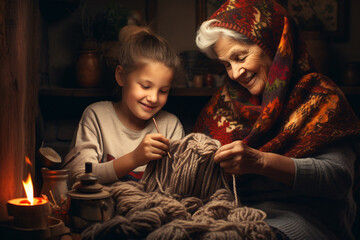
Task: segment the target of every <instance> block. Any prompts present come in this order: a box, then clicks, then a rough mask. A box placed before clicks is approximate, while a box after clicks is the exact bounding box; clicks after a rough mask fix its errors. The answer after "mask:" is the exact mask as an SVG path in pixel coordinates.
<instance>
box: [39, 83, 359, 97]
mask: <svg viewBox="0 0 360 240" xmlns="http://www.w3.org/2000/svg"><path fill="white" fill-rule="evenodd" d="M340 88H341V90H342V91H343V92H344V94H345V95H360V86H341V87H340ZM217 89H218V88H206V87H203V88H176V87H175V88H172V89H171V91H170V96H176V97H192V96H211V95H212V94H213V93H214V92H215V91H216V90H217ZM39 95H41V96H57V97H108V96H111V91H110V90H109V89H106V88H61V87H46V88H40V90H39Z"/></svg>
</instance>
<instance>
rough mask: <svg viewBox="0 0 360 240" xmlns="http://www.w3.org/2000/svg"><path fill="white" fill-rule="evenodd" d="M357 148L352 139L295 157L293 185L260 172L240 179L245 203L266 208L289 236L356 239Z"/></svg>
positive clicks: (270, 220) (275, 224)
mask: <svg viewBox="0 0 360 240" xmlns="http://www.w3.org/2000/svg"><path fill="white" fill-rule="evenodd" d="M355 158H356V154H355V152H354V150H353V149H352V148H351V146H350V145H338V146H334V147H331V148H328V149H326V150H325V151H323V153H321V154H318V155H316V156H314V157H313V158H292V159H293V160H294V162H295V168H296V170H295V179H294V183H293V186H292V187H288V186H285V185H283V184H280V183H277V182H275V181H272V180H270V179H267V178H265V177H260V176H252V175H251V176H250V175H248V176H243V177H240V179H239V181H238V186H237V188H238V191H239V195H240V199H241V201H242V203H243V204H244V205H247V206H251V207H254V208H259V209H262V210H263V211H265V212H266V213H267V223H268V224H269V225H271V226H273V227H276V228H278V229H280V230H281V231H282V232H284V233H285V234H286V235H287V236H288V237H290V239H354V237H353V235H352V233H351V227H352V224H353V222H354V218H355V212H356V205H355V202H354V200H353V195H352V184H353V175H354V174H353V172H354V161H355Z"/></svg>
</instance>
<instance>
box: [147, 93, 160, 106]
mask: <svg viewBox="0 0 360 240" xmlns="http://www.w3.org/2000/svg"><path fill="white" fill-rule="evenodd" d="M147 100H148V101H149V102H151V103H156V102H157V100H158V92H157V91H150V92H149V94H148V96H147Z"/></svg>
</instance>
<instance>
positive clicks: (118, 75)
mask: <svg viewBox="0 0 360 240" xmlns="http://www.w3.org/2000/svg"><path fill="white" fill-rule="evenodd" d="M115 79H116V82H117V84H118V85H119V86H120V87H122V86H124V83H125V73H124V69H123V67H122V66H120V65H117V66H116V69H115Z"/></svg>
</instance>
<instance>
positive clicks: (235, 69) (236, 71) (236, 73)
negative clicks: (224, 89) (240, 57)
mask: <svg viewBox="0 0 360 240" xmlns="http://www.w3.org/2000/svg"><path fill="white" fill-rule="evenodd" d="M231 68H232V74H233V78H234V79H238V78H239V77H240V76H241V75H242V74H243V73H244V72H245V69H244V68H243V67H241V65H239V64H234V65H232V66H231Z"/></svg>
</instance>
